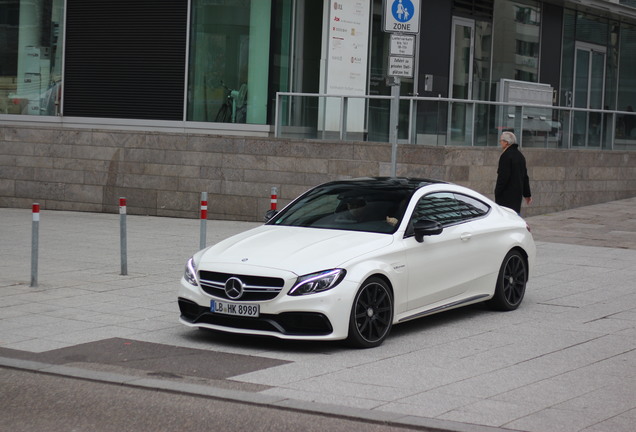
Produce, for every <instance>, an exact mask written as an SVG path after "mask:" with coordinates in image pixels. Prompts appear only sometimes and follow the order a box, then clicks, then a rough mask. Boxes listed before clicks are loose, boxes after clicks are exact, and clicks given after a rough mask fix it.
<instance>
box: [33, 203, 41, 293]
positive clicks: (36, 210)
mask: <svg viewBox="0 0 636 432" xmlns="http://www.w3.org/2000/svg"><path fill="white" fill-rule="evenodd" d="M32 213H33V223H32V230H31V231H32V232H31V286H32V287H37V286H38V249H39V238H40V204H39V203H34V204H33V207H32Z"/></svg>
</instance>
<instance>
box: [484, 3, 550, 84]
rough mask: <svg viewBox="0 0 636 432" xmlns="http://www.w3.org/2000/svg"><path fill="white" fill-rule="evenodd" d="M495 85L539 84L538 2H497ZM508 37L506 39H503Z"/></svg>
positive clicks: (539, 18) (539, 26) (494, 57)
mask: <svg viewBox="0 0 636 432" xmlns="http://www.w3.org/2000/svg"><path fill="white" fill-rule="evenodd" d="M494 27H495V30H494V31H495V35H496V36H495V39H494V43H493V82H495V83H497V82H499V80H500V79H502V78H509V79H515V80H518V81H530V82H538V80H539V32H540V29H541V8H540V5H539V2H536V1H532V2H525V1H524V2H521V1H509V0H496V1H495V25H494ZM503 35H505V36H503Z"/></svg>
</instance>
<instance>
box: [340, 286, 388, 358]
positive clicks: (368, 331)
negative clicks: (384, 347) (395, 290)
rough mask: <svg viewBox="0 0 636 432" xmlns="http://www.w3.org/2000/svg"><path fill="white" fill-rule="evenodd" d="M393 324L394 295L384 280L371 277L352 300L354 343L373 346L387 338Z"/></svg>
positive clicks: (351, 320) (351, 330) (352, 334)
mask: <svg viewBox="0 0 636 432" xmlns="http://www.w3.org/2000/svg"><path fill="white" fill-rule="evenodd" d="M392 324H393V297H392V296H391V290H390V289H389V286H388V285H387V283H386V282H385V281H383V280H382V279H380V278H378V277H370V278H369V279H367V280H366V281H365V282H364V283H363V284H362V287H361V288H360V290H359V291H358V293H357V294H356V296H355V298H354V300H353V306H352V308H351V317H350V320H349V338H348V341H349V343H350V344H351V345H353V346H355V347H357V348H372V347H376V346H378V345H380V344H381V343H382V342H384V339H386V337H387V336H388V335H389V332H390V331H391V326H392Z"/></svg>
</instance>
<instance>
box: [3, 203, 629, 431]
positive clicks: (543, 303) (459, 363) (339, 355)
mask: <svg viewBox="0 0 636 432" xmlns="http://www.w3.org/2000/svg"><path fill="white" fill-rule="evenodd" d="M31 220H32V219H31V212H30V210H22V209H6V208H3V209H0V366H4V367H14V368H22V369H32V370H38V371H43V372H47V373H55V374H62V375H72V376H78V377H82V378H89V379H96V380H104V381H109V382H118V383H123V384H126V385H135V386H142V387H152V388H158V389H169V390H171V391H175V390H176V391H182V392H186V393H194V394H202V395H205V396H211V397H220V398H227V399H234V400H248V401H250V402H253V403H259V404H264V405H271V406H279V407H286V408H292V409H303V410H312V411H317V412H325V413H328V414H335V415H345V416H351V417H361V418H365V419H371V420H377V421H381V422H388V423H390V424H395V425H408V426H422V427H429V428H438V429H445V430H467V431H468V430H470V431H476V430H477V431H478V430H496V429H510V430H520V431H541V432H545V431H590V432H591V431H614V432H621V431H625V432H627V431H629V432H631V431H632V430H633V428H634V424H636V283H635V282H634V281H635V280H636V198H633V199H628V200H623V201H617V202H612V203H607V204H601V205H595V206H590V207H584V208H580V209H575V210H570V211H566V212H562V213H558V214H553V215H544V216H536V217H532V218H529V219H528V222H529V224H530V226H531V227H532V231H533V234H534V236H535V239H536V240H537V244H538V262H537V268H536V271H535V274H534V275H532V278H531V281H530V282H529V285H528V291H527V294H526V299H525V301H524V304H523V305H522V307H521V308H520V309H519V310H517V311H515V312H511V313H496V312H491V311H489V310H487V309H486V308H484V307H482V306H479V305H478V306H473V307H469V308H464V309H459V310H456V311H451V312H447V313H444V314H439V315H435V316H432V317H428V318H424V319H421V320H417V321H413V322H409V323H406V324H402V325H399V326H396V327H395V328H394V331H393V332H392V334H391V336H390V337H389V338H388V339H387V341H386V342H385V343H384V344H383V345H382V346H380V347H378V348H375V349H371V350H351V349H348V348H346V347H344V346H343V345H342V344H338V343H301V342H284V341H278V340H271V339H261V338H252V337H239V336H230V335H223V334H217V333H212V332H201V331H193V330H191V329H188V328H186V327H185V326H182V325H180V324H179V323H178V322H177V318H178V314H179V312H178V307H177V303H176V290H177V285H178V283H179V279H180V277H181V274H182V271H183V266H184V263H185V261H186V259H187V258H188V257H189V256H190V255H191V254H192V253H193V252H195V251H196V250H197V249H198V246H199V221H198V220H194V219H192V220H187V219H172V218H157V217H146V216H128V219H127V222H128V275H127V276H121V275H120V255H119V215H114V214H93V213H75V212H57V211H43V212H42V214H41V222H40V255H39V272H38V282H39V283H38V286H37V287H30V286H29V283H30V274H31V273H30V272H31V270H30V269H31V265H30V262H31V224H32V223H31ZM256 225H258V224H255V223H246V222H228V221H208V225H207V231H208V243H210V244H211V243H214V242H216V241H218V240H220V239H222V238H225V237H227V236H229V235H231V234H233V233H236V232H239V231H243V230H245V229H248V228H250V227H253V226H256ZM1 402H2V395H1V394H0V403H1Z"/></svg>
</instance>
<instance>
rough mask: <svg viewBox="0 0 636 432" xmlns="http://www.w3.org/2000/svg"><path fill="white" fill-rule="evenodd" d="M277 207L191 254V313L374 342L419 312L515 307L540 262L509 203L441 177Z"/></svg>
mask: <svg viewBox="0 0 636 432" xmlns="http://www.w3.org/2000/svg"><path fill="white" fill-rule="evenodd" d="M269 217H270V218H269V220H268V221H267V222H266V223H265V224H264V225H262V226H260V227H258V228H254V229H251V230H249V231H246V232H244V233H242V234H238V235H235V236H233V237H230V238H228V239H226V240H223V241H221V242H219V243H217V244H216V245H214V246H211V247H208V248H206V249H203V250H201V251H199V252H197V253H196V254H195V255H194V256H193V257H192V258H190V259H189V260H188V262H187V264H186V267H185V274H184V276H183V278H182V279H181V287H180V289H179V293H178V302H179V308H180V312H181V318H180V321H181V322H182V323H183V324H185V325H187V326H190V327H200V328H208V329H214V330H219V331H224V332H232V333H241V334H251V335H265V336H274V337H277V338H281V339H303V340H340V339H346V340H348V341H349V342H350V343H351V344H352V345H354V346H357V347H363V348H368V347H374V346H377V345H380V344H381V343H382V342H383V341H384V340H385V338H386V337H387V335H388V334H389V332H390V330H391V327H392V326H393V325H395V324H399V323H401V322H404V321H408V320H412V319H414V318H419V317H423V316H426V315H430V314H433V313H437V312H442V311H445V310H449V309H453V308H457V307H460V306H465V305H469V304H472V303H477V302H488V304H490V305H491V306H493V307H494V308H495V309H498V310H504V311H509V310H514V309H516V308H517V307H518V306H519V305H520V304H521V301H522V300H523V297H524V293H525V289H526V282H527V281H528V276H529V274H530V273H531V271H532V268H533V264H534V261H535V252H536V248H535V244H534V241H533V239H532V235H531V234H530V230H529V228H528V225H527V224H526V222H525V221H524V220H523V219H522V218H521V217H519V216H518V215H517V214H516V213H515V212H514V211H513V210H511V209H508V208H504V207H501V206H499V205H497V204H495V203H494V202H493V201H491V200H490V199H488V198H487V197H485V196H482V195H480V194H479V193H477V192H474V191H472V190H470V189H468V188H465V187H462V186H458V185H455V184H450V183H445V182H440V181H434V180H424V179H411V178H361V179H353V180H343V181H334V182H330V183H325V184H322V185H320V186H317V187H315V188H313V189H311V190H309V191H308V192H306V193H305V194H303V195H301V196H300V197H298V198H297V199H295V200H294V201H292V202H291V203H290V204H289V205H287V206H286V207H285V208H284V209H283V210H281V211H280V212H279V213H277V214H274V215H271V214H270V215H269Z"/></svg>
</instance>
